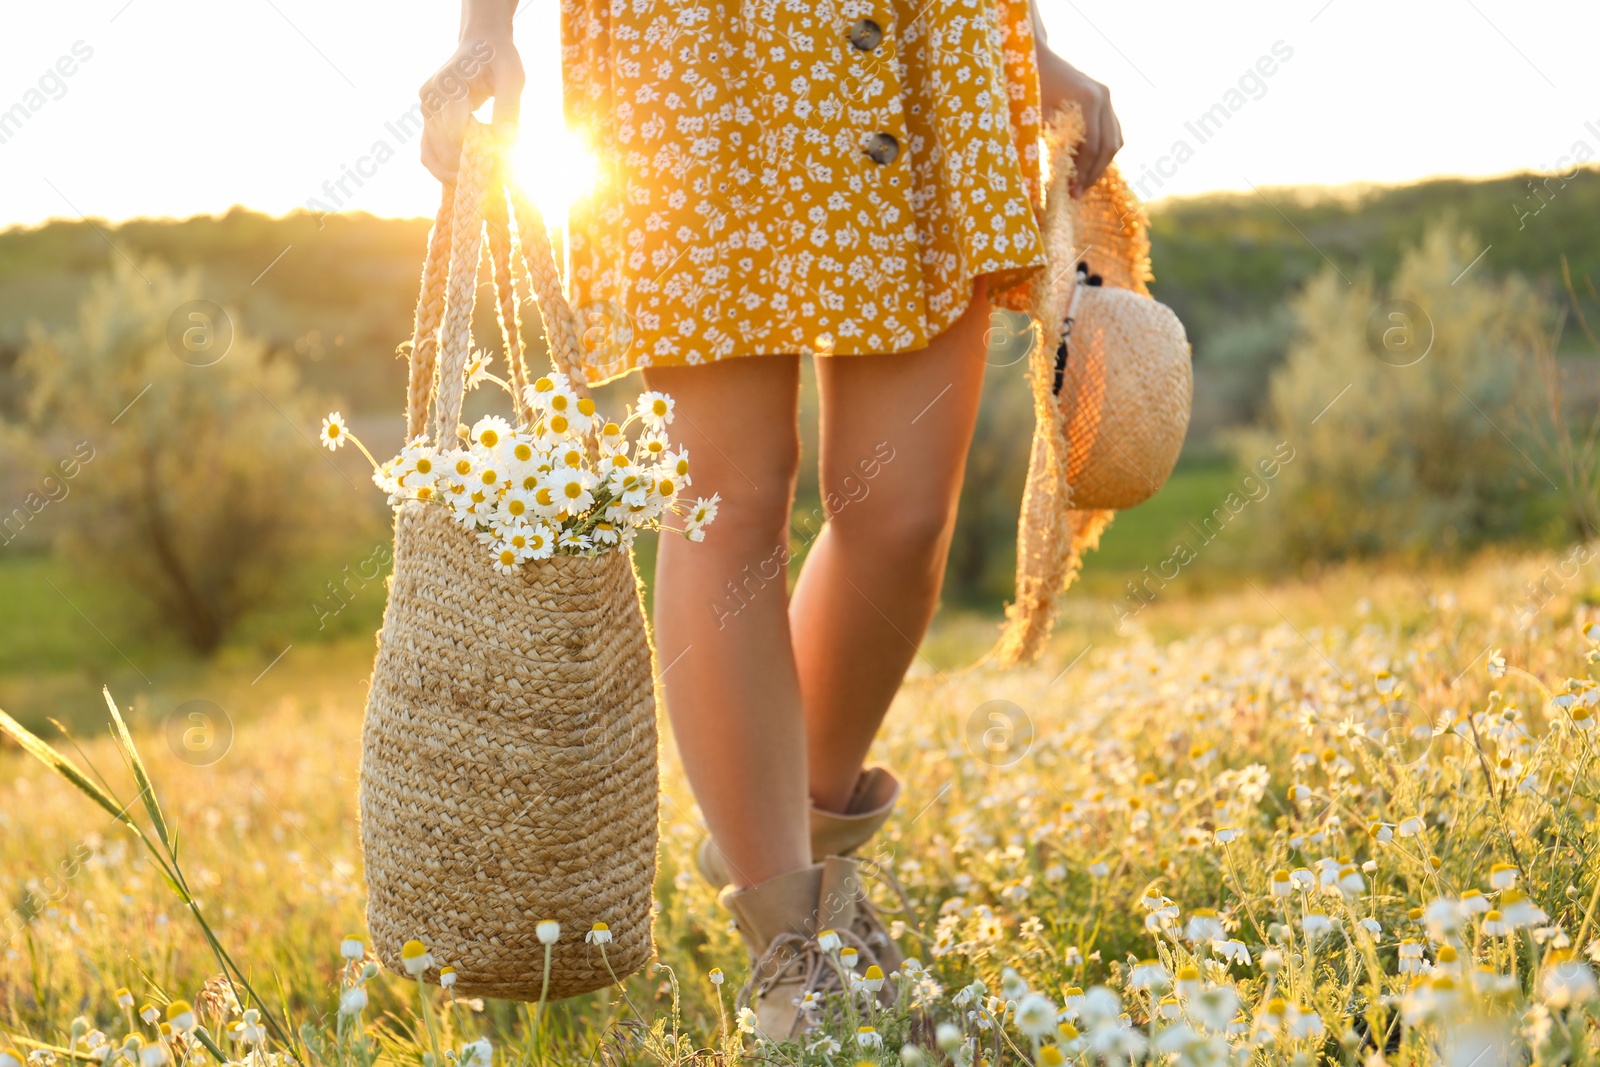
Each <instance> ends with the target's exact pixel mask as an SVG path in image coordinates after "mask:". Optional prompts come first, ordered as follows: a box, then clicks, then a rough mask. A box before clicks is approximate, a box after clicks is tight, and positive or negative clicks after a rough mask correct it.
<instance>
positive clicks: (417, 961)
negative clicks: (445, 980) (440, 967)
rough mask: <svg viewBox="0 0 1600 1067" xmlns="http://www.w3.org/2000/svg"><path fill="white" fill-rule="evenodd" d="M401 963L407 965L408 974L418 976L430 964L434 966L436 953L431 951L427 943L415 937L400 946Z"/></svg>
mask: <svg viewBox="0 0 1600 1067" xmlns="http://www.w3.org/2000/svg"><path fill="white" fill-rule="evenodd" d="M400 963H402V965H405V973H406V974H410V976H411V977H416V976H418V974H421V973H422V971H426V969H427V968H430V966H434V953H432V952H429V950H427V945H424V944H422V942H421V941H418V939H416V937H413V939H411V941H408V942H405V944H403V945H402V947H400Z"/></svg>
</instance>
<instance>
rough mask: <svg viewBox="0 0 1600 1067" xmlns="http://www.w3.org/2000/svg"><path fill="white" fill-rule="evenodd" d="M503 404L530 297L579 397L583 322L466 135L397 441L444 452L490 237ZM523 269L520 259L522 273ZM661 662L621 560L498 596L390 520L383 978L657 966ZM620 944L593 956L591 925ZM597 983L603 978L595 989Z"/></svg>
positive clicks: (378, 722)
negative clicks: (445, 971) (416, 955)
mask: <svg viewBox="0 0 1600 1067" xmlns="http://www.w3.org/2000/svg"><path fill="white" fill-rule="evenodd" d="M486 231H487V235H488V251H489V255H488V258H489V259H490V260H491V262H492V274H493V278H494V282H495V293H496V298H497V305H498V306H497V311H498V313H499V319H500V325H501V328H502V330H503V333H504V337H505V342H506V358H507V362H508V363H509V364H510V370H511V377H512V382H513V385H514V386H515V387H516V393H517V395H518V397H519V400H518V401H517V403H519V404H520V403H522V400H521V399H520V397H521V393H522V388H521V387H522V386H523V385H524V384H526V383H527V381H528V371H527V367H526V365H525V363H524V356H523V347H522V328H521V324H520V322H519V320H518V310H519V308H520V307H521V304H522V302H523V300H524V299H526V297H527V294H528V289H529V287H530V286H531V287H532V289H533V292H534V295H535V296H536V298H537V300H538V306H539V310H540V312H541V314H542V316H543V319H544V325H545V332H546V335H547V337H548V340H549V347H550V353H551V361H552V363H553V364H554V365H555V366H557V367H559V368H564V369H566V371H567V373H568V374H569V375H570V376H571V379H572V382H573V385H574V387H575V388H576V389H578V390H579V391H580V393H582V392H586V389H585V387H584V376H583V372H582V370H581V364H580V355H579V354H580V351H581V350H580V348H579V341H578V333H577V329H576V320H575V318H574V316H573V313H572V310H571V308H570V307H569V306H568V305H567V303H566V300H565V298H564V296H563V295H562V289H561V282H560V277H559V275H558V273H557V271H556V268H555V265H554V262H553V260H552V256H551V251H550V243H549V237H548V236H547V234H546V232H545V229H544V226H543V223H542V221H541V220H540V219H539V217H538V215H537V213H536V212H535V211H534V210H533V208H532V206H531V205H530V204H529V203H528V202H527V200H526V199H525V198H524V197H523V196H522V195H521V193H520V192H519V191H518V190H517V189H516V188H515V187H514V186H509V185H508V184H507V183H506V182H505V181H504V178H503V168H502V165H501V162H500V152H499V151H498V149H497V146H496V143H495V138H494V135H493V134H491V133H490V131H489V130H488V128H487V127H483V126H480V125H476V124H474V126H473V127H472V128H471V129H470V130H469V131H468V135H467V143H466V147H465V150H464V151H463V154H462V167H461V172H460V175H459V178H458V180H457V184H456V185H455V186H454V187H453V188H452V187H449V186H446V188H445V195H444V199H443V202H442V203H441V205H440V207H439V213H438V216H437V218H436V220H435V222H434V227H433V232H432V234H431V235H430V236H429V240H428V255H427V260H426V262H425V264H424V267H423V272H422V290H421V294H420V295H419V297H418V299H417V310H416V320H415V325H414V330H413V336H412V341H411V350H410V361H411V376H410V389H409V403H408V406H407V427H408V437H409V436H414V435H416V434H419V433H423V432H431V433H433V434H434V435H435V436H434V440H435V441H441V442H442V441H447V440H448V441H453V440H454V439H455V437H456V432H455V431H456V426H457V425H458V423H459V421H460V412H461V402H462V396H463V393H464V370H465V366H466V363H467V359H468V354H469V351H470V349H471V329H470V323H471V318H472V310H473V300H474V294H475V292H476V289H477V275H478V266H479V256H480V254H481V248H482V244H483V239H484V235H485V232H486ZM519 253H520V254H519ZM652 657H653V651H652V648H651V645H650V639H649V635H648V631H647V630H646V626H645V620H644V614H643V611H642V610H641V606H640V594H639V584H638V581H637V579H636V576H635V573H634V569H633V563H632V557H631V554H630V553H628V552H626V551H623V550H612V551H609V552H604V553H602V554H600V555H598V556H595V557H593V558H584V557H581V556H570V555H565V556H564V555H557V556H552V557H550V558H548V559H545V560H543V561H539V562H530V563H528V564H525V565H524V566H523V567H522V568H521V570H520V571H519V572H517V573H514V574H511V575H501V574H498V573H496V572H495V571H494V569H493V568H492V567H491V565H490V557H489V554H488V553H487V552H486V551H484V549H483V548H482V546H481V545H479V544H478V543H477V542H476V541H475V540H474V538H473V535H472V534H471V533H469V532H468V531H466V530H464V529H462V528H461V527H460V526H459V525H457V524H456V523H455V522H453V521H452V520H451V518H450V516H449V515H448V514H446V512H445V509H444V508H441V507H438V506H433V505H428V504H424V503H421V502H418V501H408V502H404V503H402V504H401V505H400V506H399V507H398V508H397V509H396V517H395V532H394V574H393V577H392V578H391V580H390V588H389V601H388V606H387V608H386V609H385V611H384V617H383V630H382V631H381V633H380V634H379V635H378V655H377V662H376V663H375V665H374V667H373V675H372V689H371V693H370V695H369V697H368V703H367V712H366V722H365V726H364V729H363V734H362V756H361V843H362V849H363V852H364V855H365V864H366V878H367V890H368V897H367V924H368V929H369V931H370V934H371V937H372V943H373V948H374V949H375V950H376V952H377V954H378V957H379V959H381V960H382V961H383V963H384V965H385V966H387V967H389V968H391V969H394V970H397V971H399V970H401V968H402V961H401V949H402V946H403V945H404V944H405V942H406V941H408V940H410V939H413V938H415V939H420V940H421V941H422V942H423V943H424V944H425V945H426V946H427V948H428V950H429V952H430V953H431V955H432V957H433V961H434V967H433V968H432V969H430V970H429V971H427V972H426V974H425V977H426V978H427V979H428V980H429V981H432V982H434V983H437V982H438V981H439V971H438V968H439V967H443V966H450V967H454V968H455V973H456V989H457V990H458V991H460V992H463V993H468V994H474V995H482V996H493V997H507V998H516V999H523V1000H534V999H538V998H539V996H540V995H541V990H543V989H544V969H545V946H544V945H543V944H542V943H541V942H540V941H539V939H538V937H537V935H536V932H535V927H536V925H537V924H538V923H539V922H540V921H541V920H545V919H554V920H556V921H558V922H559V923H560V924H561V934H560V938H559V940H557V941H556V943H555V944H554V946H553V950H552V957H551V964H550V975H549V986H548V995H549V997H551V998H552V999H554V998H560V997H570V996H576V995H578V994H580V993H586V992H589V991H590V990H593V989H597V988H600V987H602V986H605V985H608V984H610V983H611V982H612V981H613V976H612V973H611V972H612V971H614V972H615V974H616V975H617V976H619V977H620V976H622V975H625V974H628V973H631V972H632V971H635V970H637V969H638V968H639V967H641V966H642V965H643V964H644V963H645V962H646V961H647V960H648V958H649V957H650V955H651V951H652V943H651V937H650V914H651V890H652V886H653V883H654V881H655V870H656V812H657V796H658V794H657V766H656V753H657V749H656V718H655V698H654V691H653V678H654V675H653V671H652ZM597 922H603V923H606V924H607V925H608V926H609V927H610V930H611V932H612V935H613V937H614V941H613V942H612V943H611V944H609V945H608V946H606V947H605V951H606V953H607V956H608V958H607V959H602V956H601V948H600V947H599V946H597V945H591V944H588V943H586V939H585V935H586V934H587V933H588V932H589V930H590V928H591V926H592V925H593V924H594V923H597ZM608 962H609V964H610V967H609V968H608V967H607V963H608Z"/></svg>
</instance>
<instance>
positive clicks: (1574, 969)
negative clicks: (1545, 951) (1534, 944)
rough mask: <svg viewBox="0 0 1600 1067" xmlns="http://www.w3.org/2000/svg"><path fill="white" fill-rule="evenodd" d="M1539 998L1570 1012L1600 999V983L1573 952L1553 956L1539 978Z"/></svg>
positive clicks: (1546, 961) (1552, 954)
mask: <svg viewBox="0 0 1600 1067" xmlns="http://www.w3.org/2000/svg"><path fill="white" fill-rule="evenodd" d="M1539 996H1540V997H1541V998H1542V999H1543V1000H1544V1002H1545V1003H1546V1004H1548V1005H1550V1006H1551V1007H1552V1008H1566V1007H1570V1006H1571V1005H1573V1004H1582V1003H1584V1002H1585V1001H1590V1000H1594V999H1595V998H1596V997H1597V996H1600V983H1596V981H1595V976H1594V971H1593V970H1591V969H1590V967H1589V965H1588V964H1587V963H1584V962H1583V961H1582V960H1580V959H1577V958H1575V957H1574V956H1573V955H1572V953H1571V952H1562V951H1558V952H1552V953H1550V955H1549V956H1548V957H1546V959H1545V966H1544V970H1543V971H1542V972H1541V973H1540V975H1539Z"/></svg>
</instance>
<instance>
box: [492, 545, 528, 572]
mask: <svg viewBox="0 0 1600 1067" xmlns="http://www.w3.org/2000/svg"><path fill="white" fill-rule="evenodd" d="M521 562H522V560H521V559H519V558H518V556H517V550H516V549H515V548H513V547H511V544H510V543H509V542H507V541H496V542H495V544H494V569H495V570H496V571H498V572H499V573H501V574H515V573H516V572H517V565H518V564H519V563H521Z"/></svg>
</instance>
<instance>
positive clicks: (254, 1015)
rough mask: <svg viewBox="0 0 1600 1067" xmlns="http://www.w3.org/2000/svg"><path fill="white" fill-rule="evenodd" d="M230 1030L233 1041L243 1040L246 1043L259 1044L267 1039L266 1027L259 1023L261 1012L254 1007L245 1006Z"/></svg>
mask: <svg viewBox="0 0 1600 1067" xmlns="http://www.w3.org/2000/svg"><path fill="white" fill-rule="evenodd" d="M230 1032H231V1033H232V1034H233V1039H234V1040H235V1041H243V1042H244V1043H245V1044H247V1045H260V1044H263V1043H264V1042H265V1041H266V1040H267V1028H266V1027H265V1026H262V1025H261V1012H260V1011H259V1010H258V1009H256V1008H247V1009H246V1010H245V1012H244V1016H243V1017H242V1018H241V1019H240V1020H239V1021H238V1022H236V1023H234V1024H233V1026H232V1027H231V1028H230Z"/></svg>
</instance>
